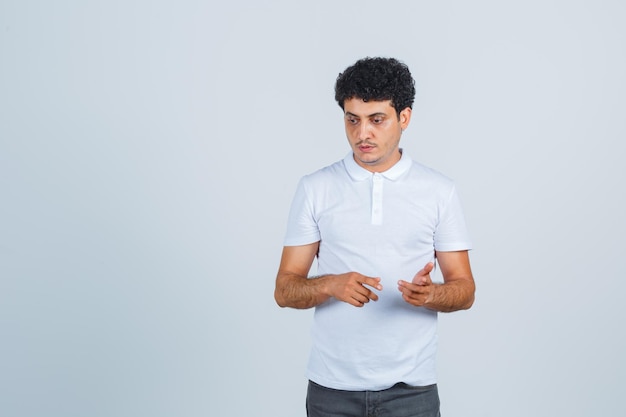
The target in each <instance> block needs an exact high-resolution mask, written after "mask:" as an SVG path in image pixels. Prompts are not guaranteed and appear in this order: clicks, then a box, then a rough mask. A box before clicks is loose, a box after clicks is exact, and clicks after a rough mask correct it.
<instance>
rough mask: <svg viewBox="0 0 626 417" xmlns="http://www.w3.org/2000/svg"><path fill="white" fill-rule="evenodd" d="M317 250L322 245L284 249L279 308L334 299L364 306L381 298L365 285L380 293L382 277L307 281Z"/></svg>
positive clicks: (354, 274)
mask: <svg viewBox="0 0 626 417" xmlns="http://www.w3.org/2000/svg"><path fill="white" fill-rule="evenodd" d="M318 249H319V242H316V243H311V244H309V245H302V246H285V247H284V248H283V254H282V257H281V260H280V266H279V268H278V274H277V275H276V289H275V290H274V298H275V299H276V303H277V304H278V305H279V306H281V307H292V308H298V309H305V308H311V307H315V306H317V305H319V304H321V303H323V302H324V301H326V300H328V299H329V298H331V297H334V298H336V299H338V300H340V301H344V302H346V303H349V304H352V305H353V306H356V307H362V306H363V305H365V304H366V303H368V302H369V301H370V300H374V301H376V300H378V295H376V293H374V292H373V291H372V290H370V289H369V288H367V287H365V285H368V286H370V287H372V288H375V289H377V290H379V291H380V290H382V286H381V285H380V278H372V277H366V276H364V275H362V274H359V273H357V272H348V273H345V274H339V275H324V276H321V277H317V278H308V274H309V271H310V269H311V265H312V264H313V260H314V259H315V255H316V254H317V251H318Z"/></svg>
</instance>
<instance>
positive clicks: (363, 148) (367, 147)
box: [357, 143, 375, 152]
mask: <svg viewBox="0 0 626 417" xmlns="http://www.w3.org/2000/svg"><path fill="white" fill-rule="evenodd" d="M357 147H358V148H359V151H361V152H371V151H372V150H374V148H375V146H374V145H370V144H368V143H362V144H360V145H358V146H357Z"/></svg>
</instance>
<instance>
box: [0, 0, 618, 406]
mask: <svg viewBox="0 0 626 417" xmlns="http://www.w3.org/2000/svg"><path fill="white" fill-rule="evenodd" d="M625 18H626V6H625V5H624V3H623V2H621V1H618V0H615V1H609V0H604V1H601V0H573V1H572V0H570V1H565V0H562V1H556V0H553V1H550V0H541V1H539V0H527V1H509V2H502V1H496V0H492V1H487V0H477V1H472V2H468V1H461V0H450V1H437V2H436V1H428V2H427V1H400V0H398V1H393V2H380V1H378V2H374V1H328V0H322V1H317V2H307V3H304V2H295V1H287V0H284V1H265V2H262V1H251V0H250V1H240V2H219V3H218V2H211V1H208V2H206V1H205V2H202V1H189V0H182V1H176V2H174V1H171V2H167V1H147V0H146V1H140V0H130V1H129V0H127V1H107V2H104V1H100V2H96V1H93V2H85V1H69V0H65V1H56V2H48V1H16V0H14V1H11V0H1V1H0V414H1V415H3V416H5V415H6V416H20V417H22V416H23V417H26V416H28V417H30V416H64V417H70V416H92V417H99V416H120V417H121V416H129V417H130V416H133V417H134V416H157V417H160V416H185V417H186V416H251V415H254V416H268V417H269V416H271V417H282V416H284V417H293V416H304V397H305V385H306V381H305V380H304V376H303V374H304V367H305V362H306V358H307V354H308V347H309V324H310V320H311V311H296V310H288V309H287V310H282V309H280V308H278V307H277V306H276V305H275V303H274V300H273V287H274V278H275V273H276V269H277V266H278V261H279V256H280V251H281V248H282V238H283V234H284V228H285V222H286V216H287V211H288V209H289V203H290V201H291V197H292V195H293V192H294V190H295V185H296V183H297V181H298V179H299V178H300V177H301V176H302V175H304V174H306V173H309V172H311V171H313V170H315V169H317V168H320V167H322V166H324V165H327V164H330V163H332V162H334V161H336V160H338V159H340V158H342V157H343V156H344V155H345V154H346V152H347V151H348V149H349V148H348V145H347V142H346V140H345V136H344V132H343V124H342V119H341V111H340V109H339V107H338V106H337V105H336V103H335V102H334V100H333V97H334V94H333V87H334V81H335V78H336V76H337V74H338V73H339V72H341V71H342V70H343V69H345V67H347V66H348V65H350V64H352V63H353V62H354V61H355V60H356V59H358V58H361V57H364V56H378V55H381V56H394V57H397V58H399V59H401V60H403V61H404V62H406V63H407V64H408V65H409V67H410V68H411V70H412V72H413V75H414V77H415V79H416V81H417V90H418V93H417V98H416V102H415V107H414V112H413V120H412V124H411V126H410V127H409V129H408V131H406V132H405V135H404V137H403V146H404V148H405V149H406V150H407V152H408V153H409V154H410V155H411V156H412V157H413V158H415V159H417V160H419V161H421V162H423V163H425V164H426V165H429V166H431V167H433V168H436V169H438V170H440V171H442V172H443V173H445V174H447V175H448V176H450V177H452V178H454V179H455V180H456V182H457V183H458V187H459V189H460V193H461V198H462V200H463V203H464V207H465V211H466V217H467V222H468V225H469V228H470V232H471V234H472V237H473V241H474V245H475V250H473V251H472V253H471V259H472V265H473V268H474V272H475V277H476V280H477V285H478V291H477V301H476V304H475V305H474V307H473V308H472V309H471V310H469V311H466V312H460V313H454V314H450V315H442V316H441V320H440V333H441V336H440V354H439V359H438V362H439V377H440V378H439V386H440V395H441V399H442V413H443V415H444V416H446V417H453V416H464V417H474V416H476V417H485V416H507V417H517V416H569V417H578V416H599V415H622V414H624V410H625V408H626V407H624V405H623V404H624V402H623V389H624V386H623V384H624V379H625V377H626V364H625V359H624V352H625V351H626V342H625V341H624V323H623V322H624V318H625V316H626V307H625V305H624V303H623V301H622V300H623V294H624V291H626V284H625V283H624V282H625V278H626V275H625V272H626V271H625V268H624V255H623V252H624V249H626V248H625V246H626V245H625V244H624V236H625V233H626V230H625V229H626V227H625V224H626V223H625V222H624V220H623V215H624V211H625V204H624V194H625V192H624V184H623V183H624V179H625V178H626V175H625V174H626V172H625V168H624V159H625V156H626V155H625V152H624V146H623V142H624V139H625V137H626V122H625V116H626V99H625V96H626V77H625V75H626V29H625V26H624V19H625Z"/></svg>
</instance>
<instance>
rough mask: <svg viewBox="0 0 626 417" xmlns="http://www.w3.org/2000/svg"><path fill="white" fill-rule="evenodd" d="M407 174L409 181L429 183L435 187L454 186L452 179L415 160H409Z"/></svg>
mask: <svg viewBox="0 0 626 417" xmlns="http://www.w3.org/2000/svg"><path fill="white" fill-rule="evenodd" d="M409 176H410V179H411V181H416V182H420V183H423V184H429V185H431V186H435V187H437V188H443V189H450V188H454V180H452V178H450V177H448V176H447V175H445V174H442V173H441V172H440V171H437V170H436V169H433V168H431V167H429V166H426V165H424V164H422V163H420V162H418V161H415V160H411V169H410V171H409Z"/></svg>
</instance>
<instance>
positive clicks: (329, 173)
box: [300, 160, 346, 186]
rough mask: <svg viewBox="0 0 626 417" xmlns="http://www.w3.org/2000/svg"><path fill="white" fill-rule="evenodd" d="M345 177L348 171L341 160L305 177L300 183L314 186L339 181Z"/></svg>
mask: <svg viewBox="0 0 626 417" xmlns="http://www.w3.org/2000/svg"><path fill="white" fill-rule="evenodd" d="M345 175H346V169H345V167H344V164H343V160H340V161H337V162H334V163H332V164H330V165H327V166H325V167H323V168H320V169H318V170H317V171H314V172H311V173H309V174H306V175H304V176H303V177H302V178H301V179H300V182H301V183H303V184H305V185H310V186H314V185H316V184H326V183H328V181H329V180H337V179H339V178H341V177H344V176H345Z"/></svg>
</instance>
